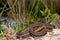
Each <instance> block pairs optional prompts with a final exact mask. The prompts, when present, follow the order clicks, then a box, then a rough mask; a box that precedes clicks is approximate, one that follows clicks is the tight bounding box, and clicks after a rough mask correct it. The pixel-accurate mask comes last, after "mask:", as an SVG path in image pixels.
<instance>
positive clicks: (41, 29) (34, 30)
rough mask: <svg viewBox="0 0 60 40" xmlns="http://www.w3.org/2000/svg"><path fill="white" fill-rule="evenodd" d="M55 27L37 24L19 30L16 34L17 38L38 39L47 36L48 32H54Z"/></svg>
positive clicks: (47, 24)
mask: <svg viewBox="0 0 60 40" xmlns="http://www.w3.org/2000/svg"><path fill="white" fill-rule="evenodd" d="M52 29H53V27H52V25H51V24H49V23H42V22H37V23H35V24H32V25H31V26H30V27H28V28H25V29H23V30H19V31H18V32H17V33H16V38H20V37H22V38H26V37H28V36H33V37H38V36H44V35H45V34H47V32H50V31H52Z"/></svg>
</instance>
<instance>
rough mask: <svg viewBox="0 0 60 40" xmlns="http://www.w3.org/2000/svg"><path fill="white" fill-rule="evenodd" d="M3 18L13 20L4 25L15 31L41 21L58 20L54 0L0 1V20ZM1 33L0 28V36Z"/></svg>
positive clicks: (0, 29)
mask: <svg viewBox="0 0 60 40" xmlns="http://www.w3.org/2000/svg"><path fill="white" fill-rule="evenodd" d="M3 16H4V17H8V19H9V18H12V19H13V20H14V21H13V22H11V23H10V22H9V23H8V22H5V25H7V26H9V27H11V28H12V29H13V30H15V31H17V30H22V29H24V28H26V27H29V26H30V24H33V23H35V22H37V21H40V20H41V19H45V20H46V22H48V23H50V22H51V21H52V19H53V18H60V16H59V15H58V12H56V6H55V0H45V1H44V0H0V18H2V17H3ZM8 19H7V20H8ZM1 25H2V24H0V26H1ZM3 32H4V30H3V28H2V27H0V34H1V35H2V34H3Z"/></svg>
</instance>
